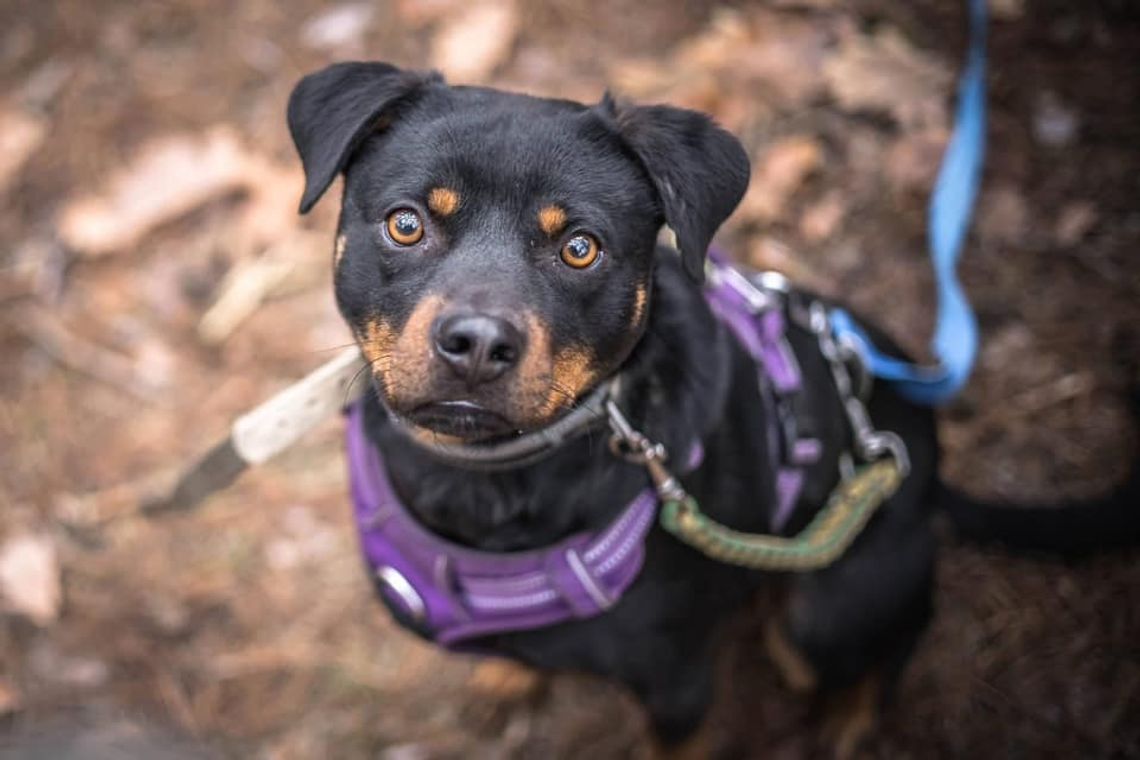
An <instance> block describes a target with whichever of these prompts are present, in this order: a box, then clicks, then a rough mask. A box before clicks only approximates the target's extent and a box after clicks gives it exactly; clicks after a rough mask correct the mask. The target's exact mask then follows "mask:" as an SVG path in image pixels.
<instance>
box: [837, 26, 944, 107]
mask: <svg viewBox="0 0 1140 760" xmlns="http://www.w3.org/2000/svg"><path fill="white" fill-rule="evenodd" d="M823 74H824V77H825V78H826V80H827V85H828V87H829V88H830V89H831V92H832V94H833V95H834V96H835V99H836V101H837V102H838V103H839V105H840V107H842V108H844V109H846V110H848V111H877V112H883V113H887V114H890V115H891V116H893V117H894V118H895V120H896V121H897V122H898V123H899V124H900V125H901V126H902V127H903V128H905V129H915V128H923V127H930V126H940V125H943V124H945V122H946V105H945V103H946V95H947V93H948V91H949V88H950V83H951V74H950V72H949V70H948V68H947V67H946V65H945V64H943V63H942V62H941V61H939V60H937V59H935V58H933V57H932V56H929V55H927V54H926V53H924V52H922V51H921V50H918V49H917V48H915V47H914V46H913V45H911V44H910V42H909V41H908V40H907V39H906V38H905V37H903V36H902V34H901V33H900V32H899V31H898V30H896V29H892V28H886V29H883V30H881V31H878V32H875V33H874V34H870V35H867V34H862V33H859V32H856V31H854V30H850V29H849V30H847V31H846V33H845V34H844V36H843V39H842V41H841V43H840V45H839V49H838V51H837V52H836V54H835V55H833V56H831V57H830V58H829V59H828V60H827V61H826V62H825V63H824V66H823Z"/></svg>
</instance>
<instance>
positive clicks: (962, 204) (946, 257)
mask: <svg viewBox="0 0 1140 760" xmlns="http://www.w3.org/2000/svg"><path fill="white" fill-rule="evenodd" d="M969 14H970V46H969V51H968V53H967V58H966V67H965V70H964V71H963V73H962V78H961V80H959V83H958V107H957V110H956V113H955V117H954V119H955V123H954V134H953V137H951V139H950V145H949V147H947V149H946V154H945V155H944V156H943V157H942V166H941V168H940V169H939V171H938V181H937V183H936V184H935V186H934V193H933V195H932V196H931V198H930V209H929V218H928V222H927V223H928V225H929V238H930V250H931V259H932V262H933V265H934V275H935V281H936V284H937V294H938V317H937V323H936V326H935V329H934V338H933V340H932V341H931V351H932V352H933V354H934V356H935V357H937V359H938V364H937V365H936V366H932V367H921V366H917V365H914V364H911V363H909V362H906V361H902V360H900V359H895V358H892V357H890V356H887V355H886V354H884V353H883V352H882V351H880V350H879V349H878V348H876V347H875V344H874V343H872V342H871V339H870V338H868V337H867V335H866V333H864V332H863V330H862V328H860V327H859V325H858V324H856V322H855V320H854V319H852V318H851V315H850V314H848V313H847V312H846V311H843V310H842V309H835V310H834V311H832V313H831V320H832V326H833V327H834V329H835V334H836V337H837V338H841V339H842V338H847V339H849V340H851V341H852V342H853V343H854V344H855V346H856V347H857V350H858V351H859V353H860V355H861V356H862V358H863V360H864V362H865V363H866V365H867V367H868V369H869V370H870V372H871V374H872V375H874V376H875V377H878V378H882V379H884V380H887V381H888V382H890V383H891V384H893V385H894V386H895V388H896V389H897V390H898V391H899V393H901V394H902V395H903V396H905V397H906V398H907V399H909V400H911V401H913V402H915V403H919V404H926V405H934V404H940V403H943V402H945V401H949V400H950V399H951V398H953V396H954V395H955V394H956V393H957V392H958V391H959V390H960V389H961V387H962V386H963V385H964V384H965V382H966V380H967V379H968V378H969V377H970V370H971V369H972V368H973V365H974V358H975V357H976V355H977V352H978V323H977V320H976V319H975V318H974V312H973V311H972V310H971V309H970V304H969V302H968V301H967V300H966V296H965V294H964V293H963V292H962V286H961V284H960V283H959V282H958V276H957V272H956V269H955V267H956V264H957V261H958V253H959V252H960V251H961V249H962V243H963V241H964V240H965V237H966V232H967V231H968V230H969V227H970V217H971V216H972V214H973V210H974V200H975V198H976V196H977V194H978V184H979V182H980V180H981V174H982V159H983V156H984V155H985V149H986V0H969Z"/></svg>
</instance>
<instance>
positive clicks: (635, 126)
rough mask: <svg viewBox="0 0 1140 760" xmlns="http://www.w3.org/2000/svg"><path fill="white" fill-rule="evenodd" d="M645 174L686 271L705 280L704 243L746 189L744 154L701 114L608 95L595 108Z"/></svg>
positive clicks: (746, 164)
mask: <svg viewBox="0 0 1140 760" xmlns="http://www.w3.org/2000/svg"><path fill="white" fill-rule="evenodd" d="M599 109H600V110H601V112H602V113H603V114H604V115H605V116H608V117H609V119H611V120H612V123H613V124H614V125H615V127H616V129H617V130H618V133H619V134H620V135H621V137H622V139H623V140H624V141H625V144H626V145H627V146H628V147H629V148H630V150H632V151H633V153H634V154H635V155H636V156H637V158H638V160H639V161H640V162H641V164H642V166H643V167H644V168H645V170H646V172H647V173H648V174H649V178H650V180H651V181H652V182H653V185H654V187H655V188H656V189H657V195H658V196H659V198H660V199H661V207H662V211H663V212H664V214H665V221H666V223H667V224H668V225H669V226H670V227H671V228H672V229H673V232H675V233H676V235H677V247H678V248H679V249H680V251H681V261H682V263H683V264H684V267H685V271H686V272H688V274H689V276H690V277H692V278H693V279H694V280H695V281H696V282H698V283H699V282H703V281H704V263H705V255H706V253H707V251H708V247H709V242H710V241H711V240H712V237H713V234H714V233H715V232H716V230H717V228H718V227H720V225H721V223H723V222H724V220H725V219H727V218H728V215H729V214H731V213H732V211H733V209H735V208H736V204H738V203H739V202H740V198H741V197H742V196H743V195H744V191H745V190H746V189H748V176H749V173H750V167H749V164H748V154H747V153H745V151H744V147H743V146H742V145H741V144H740V141H739V140H737V139H736V138H735V137H733V136H732V135H731V134H729V133H728V132H726V131H724V130H723V129H721V128H720V127H718V126H717V125H716V124H714V123H713V121H712V119H710V118H709V117H708V116H705V115H704V114H702V113H698V112H696V111H689V110H687V109H684V108H673V107H671V106H660V105H657V106H634V105H629V104H626V103H618V102H615V101H614V99H613V97H612V96H610V94H609V93H606V96H605V97H604V98H603V99H602V102H601V104H600V105H599Z"/></svg>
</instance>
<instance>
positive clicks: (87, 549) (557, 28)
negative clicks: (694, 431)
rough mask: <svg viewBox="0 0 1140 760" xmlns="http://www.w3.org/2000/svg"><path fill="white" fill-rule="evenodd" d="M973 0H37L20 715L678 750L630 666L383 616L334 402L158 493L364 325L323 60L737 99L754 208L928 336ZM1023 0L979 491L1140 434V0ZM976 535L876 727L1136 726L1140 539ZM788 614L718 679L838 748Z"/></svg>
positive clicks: (6, 335)
mask: <svg viewBox="0 0 1140 760" xmlns="http://www.w3.org/2000/svg"><path fill="white" fill-rule="evenodd" d="M963 5H964V3H961V2H958V1H957V0H939V1H937V2H936V1H935V0H853V1H851V2H841V1H840V0H768V2H751V3H748V2H739V3H734V4H725V5H718V4H714V3H706V2H702V1H700V0H665V1H663V2H645V1H644V0H569V1H568V2H563V3H539V2H534V3H531V2H523V0H517V1H516V2H514V3H511V2H504V1H502V0H474V1H473V2H469V1H464V0H387V1H379V2H345V3H332V4H330V3H320V2H316V1H315V0H240V2H230V1H229V0H169V1H166V2H159V1H157V0H141V1H134V0H132V1H129V2H128V1H126V0H122V1H112V0H60V1H57V2H49V1H48V0H0V241H2V245H0V357H2V360H0V393H2V395H0V754H3V753H4V752H5V751H8V752H14V750H11V749H9V750H4V749H3V748H4V747H5V746H6V742H7V741H10V740H12V739H13V738H14V737H28V736H37V735H38V736H45V735H48V736H53V737H55V738H54V739H53V741H55V742H56V744H55V745H51V746H55V750H50V749H49V750H45V752H46V754H44V755H43V756H44V757H50V756H60V753H61V752H62V749H61V747H62V746H63V744H65V743H66V738H65V737H64V733H65V732H64V731H63V729H62V727H64V726H71V727H75V726H79V727H81V728H85V729H86V733H85V736H84V738H83V739H81V740H80V741H81V744H80V745H79V746H81V747H82V748H83V749H82V751H81V752H80V754H79V755H78V756H81V757H95V756H99V757H102V756H106V757H122V756H135V757H151V756H154V755H153V750H154V748H155V747H158V746H164V747H166V748H167V750H169V751H171V752H179V751H182V748H186V749H185V751H186V752H187V753H191V752H193V750H191V749H189V747H191V746H192V745H193V744H196V743H201V744H203V745H205V747H206V749H204V750H202V751H209V752H213V753H219V754H221V755H222V756H240V757H258V758H311V757H345V758H357V757H360V758H363V757H381V758H388V759H389V760H397V759H398V760H406V759H410V758H445V757H577V756H591V757H628V756H634V757H637V756H646V755H647V750H646V749H645V745H646V741H645V733H644V730H645V729H644V724H643V720H642V718H641V716H640V714H639V712H638V711H637V709H636V708H635V706H634V705H633V703H632V701H631V700H630V699H628V698H627V697H626V696H625V695H624V694H622V693H621V692H620V691H619V690H617V689H616V688H614V687H611V686H608V685H606V684H601V683H598V682H596V681H593V680H591V679H586V678H580V677H575V676H564V677H559V678H556V679H555V680H554V681H553V683H552V684H551V687H550V689H549V691H548V692H547V693H546V694H545V696H544V697H543V698H542V699H540V700H539V701H538V702H536V703H533V704H510V703H509V702H506V701H499V700H496V699H494V698H490V697H488V696H487V693H486V692H487V690H486V689H481V688H479V687H480V684H479V683H478V682H477V681H478V677H477V676H476V675H473V665H472V662H471V661H470V660H468V659H465V658H462V657H458V656H444V655H442V654H440V653H438V652H437V651H435V650H433V649H431V648H429V647H427V646H425V645H423V644H421V643H419V642H417V641H415V640H413V639H412V638H411V637H410V636H409V635H408V634H406V633H404V632H403V631H400V630H398V629H396V628H395V627H393V626H392V625H391V624H390V623H389V622H388V620H387V618H386V616H385V614H384V613H383V612H382V611H381V609H380V607H379V606H378V605H376V604H375V603H374V602H373V599H372V595H371V590H370V587H369V584H368V582H367V579H366V578H365V575H364V573H363V572H362V569H361V567H360V563H359V561H358V556H357V547H356V544H355V538H354V535H353V534H352V532H351V529H350V525H349V511H348V510H349V505H348V501H347V498H346V484H345V477H344V462H343V460H342V456H341V449H340V426H339V423H338V422H337V421H336V420H330V421H329V422H328V423H327V424H326V425H325V426H323V427H322V428H321V429H320V430H319V431H318V432H317V433H315V434H313V435H311V436H309V437H308V438H306V439H305V440H304V442H303V443H302V444H300V445H299V446H297V447H296V448H294V449H293V450H291V451H289V452H288V453H286V454H285V455H284V456H282V457H281V458H280V459H279V460H276V461H275V462H274V463H272V464H271V465H270V466H266V467H264V468H262V469H259V470H257V471H254V472H252V473H250V474H248V475H247V476H246V477H244V478H243V479H242V480H241V481H240V482H239V483H238V484H237V485H236V486H235V487H233V488H232V489H230V490H229V491H227V492H225V493H223V494H221V495H219V496H218V497H216V498H214V499H213V500H211V501H210V502H209V503H208V504H207V505H206V506H205V507H204V508H202V509H200V510H198V511H196V512H194V513H192V514H189V515H185V516H171V517H166V518H160V519H146V518H143V517H140V516H138V515H135V514H133V512H134V510H135V509H136V508H137V504H138V501H139V499H140V498H144V497H145V496H146V495H148V494H150V493H153V491H154V489H156V488H159V487H161V484H162V483H164V482H166V481H167V479H168V478H169V476H170V474H171V473H172V472H175V471H177V470H178V469H180V468H182V467H184V466H185V465H186V464H187V463H188V462H189V461H190V460H191V459H192V458H193V457H194V456H195V455H197V454H199V453H201V452H203V451H204V450H205V449H207V448H208V447H209V446H210V445H212V444H213V443H214V442H215V441H216V440H217V439H218V438H220V437H221V436H222V435H223V434H224V433H225V432H226V430H227V426H228V423H229V421H230V420H231V419H232V418H233V417H234V415H236V414H237V413H240V412H241V411H243V410H245V409H247V408H248V407H250V406H252V405H253V404H255V403H256V402H257V401H259V400H261V399H262V398H264V397H266V396H267V395H269V394H270V393H272V392H273V391H274V390H276V389H279V388H281V387H283V386H284V385H286V384H288V383H289V381H290V380H291V379H293V378H296V377H298V376H300V375H301V374H303V373H304V372H306V371H308V370H309V369H311V368H313V367H315V366H316V365H318V364H320V363H322V362H324V361H326V360H327V359H329V358H331V357H332V356H333V355H335V353H336V351H337V349H339V348H340V347H343V346H345V345H347V344H348V343H349V342H350V340H351V339H350V336H349V334H348V332H347V331H346V330H345V329H344V328H343V327H342V325H341V323H340V321H339V319H338V317H337V316H336V313H335V309H334V306H333V301H332V294H331V286H330V272H329V269H330V267H329V262H330V258H331V241H332V232H333V225H334V222H335V213H336V209H335V206H336V196H337V195H338V193H333V194H331V196H332V197H330V198H329V199H327V200H325V201H324V202H323V203H321V204H320V206H319V207H318V208H317V209H316V211H315V213H313V214H311V215H310V216H309V217H307V218H304V219H302V218H300V217H298V216H296V215H295V209H296V205H297V202H298V199H299V196H300V190H301V182H302V178H301V174H300V171H299V167H298V162H297V160H296V157H295V156H294V154H293V152H292V146H291V144H290V140H289V136H288V133H287V131H286V128H285V122H284V108H285V102H286V98H287V97H288V94H289V92H290V89H291V87H292V86H293V84H294V83H295V82H296V80H297V79H298V78H299V77H300V76H302V75H303V74H305V73H307V72H310V71H312V70H314V69H316V68H318V67H321V66H323V65H325V64H327V63H329V62H331V61H335V60H343V59H355V58H376V59H384V60H388V61H393V62H396V63H399V64H402V65H406V66H410V67H435V68H438V69H441V70H442V71H444V72H445V73H446V74H447V75H448V77H449V79H450V80H451V81H453V82H462V83H488V84H493V85H495V86H500V87H508V88H517V89H523V90H526V91H529V92H533V93H537V94H542V95H551V96H560V97H568V98H575V99H582V100H585V101H595V100H596V99H598V98H599V97H600V96H601V93H602V92H603V90H604V89H605V88H607V87H609V88H612V89H613V90H614V91H615V92H617V93H619V94H621V95H623V96H626V97H630V98H634V99H637V100H641V101H668V102H671V103H674V104H678V105H682V106H688V107H692V108H697V109H701V110H705V111H708V112H710V113H712V114H713V115H715V116H716V117H717V118H718V119H719V120H720V121H721V122H722V123H723V124H724V125H726V126H727V127H728V128H729V129H731V130H732V131H733V132H735V133H736V134H737V135H739V136H740V137H741V138H742V140H743V141H744V143H745V145H746V146H747V147H748V149H749V151H750V152H751V155H752V159H753V172H754V179H753V182H752V186H751V189H750V191H749V193H748V195H747V197H746V198H745V200H744V202H743V203H742V205H741V207H740V209H739V210H738V211H737V213H736V214H735V215H734V216H733V218H732V219H731V220H730V222H729V223H728V225H727V226H726V228H725V229H724V231H723V235H722V240H723V242H724V243H725V244H726V245H727V246H728V247H729V249H730V250H732V251H733V252H734V254H735V255H736V256H737V257H738V258H740V259H741V260H743V261H746V262H748V263H750V264H752V265H755V266H760V267H769V268H776V269H780V270H783V271H785V272H786V273H788V274H789V275H791V276H792V277H793V278H795V279H796V280H798V281H800V282H801V283H804V284H808V285H811V286H813V287H815V288H818V289H820V290H822V291H824V292H826V293H829V294H842V297H844V298H847V299H849V300H851V301H852V302H854V303H855V304H856V305H857V306H858V308H860V309H861V310H863V311H864V312H866V313H869V314H873V315H874V316H875V318H876V319H877V320H879V322H880V323H882V324H884V325H886V326H887V328H888V329H889V330H890V331H891V332H892V333H893V334H894V335H896V336H898V337H899V338H900V339H901V340H902V341H903V343H904V344H906V345H907V346H908V347H910V348H912V349H913V350H915V351H918V352H920V353H921V352H922V351H923V350H924V346H925V344H926V340H927V337H928V335H929V330H930V326H931V318H932V300H931V287H930V286H931V280H930V272H929V269H928V261H927V258H926V253H925V251H926V247H925V238H924V235H925V208H926V201H927V197H928V193H929V190H930V187H931V185H932V183H933V179H934V175H935V172H936V170H937V166H938V161H939V159H940V157H941V153H942V150H943V148H944V146H945V144H946V141H947V136H948V128H949V119H950V109H951V107H952V103H953V100H952V97H953V86H954V81H955V78H956V76H957V70H958V66H959V63H960V60H961V52H962V49H963V41H964V36H965V28H964V18H963V7H962V6H963ZM990 7H991V12H992V15H993V19H992V27H991V44H990V54H991V65H992V70H991V75H990V86H991V93H992V100H991V106H992V112H991V117H990V126H989V134H990V140H991V142H990V151H989V159H988V164H987V169H986V174H985V186H984V190H983V192H982V195H981V199H980V203H979V211H978V216H977V219H976V223H975V226H974V231H973V234H972V236H971V238H970V241H969V246H968V249H967V251H966V254H965V260H964V262H963V265H962V273H963V278H964V281H965V284H966V287H967V289H968V291H969V292H970V295H971V297H972V298H973V300H974V302H975V304H976V306H977V309H978V312H979V318H980V321H981V326H982V330H983V341H984V343H983V347H982V352H981V356H980V360H979V365H978V368H977V371H976V374H975V375H974V378H973V380H972V381H971V383H970V385H969V387H968V388H967V390H966V392H965V393H964V395H963V396H962V397H961V398H960V400H958V401H957V402H956V403H954V404H953V405H952V406H951V407H949V408H948V409H946V410H945V411H944V413H943V414H942V415H941V420H942V421H941V428H942V432H943V440H944V443H945V451H946V458H945V464H944V467H943V472H944V475H945V476H946V477H947V478H948V479H949V480H951V481H952V482H954V483H956V484H958V485H960V486H963V487H965V488H967V489H969V490H970V491H972V492H974V493H977V494H979V495H984V496H991V497H992V496H999V497H1005V498H1009V499H1014V500H1016V499H1041V498H1045V499H1056V498H1059V497H1060V496H1062V495H1087V494H1092V493H1095V492H1098V491H1100V490H1102V489H1104V488H1105V487H1107V485H1108V484H1109V483H1110V482H1112V481H1113V480H1114V479H1116V478H1119V477H1120V476H1121V475H1122V474H1123V472H1124V470H1125V469H1126V467H1127V462H1128V461H1129V460H1130V459H1131V458H1134V452H1135V446H1136V432H1135V430H1134V428H1133V426H1132V423H1131V421H1130V418H1129V415H1128V413H1127V405H1126V403H1125V398H1126V389H1127V387H1128V386H1129V384H1130V383H1133V382H1135V381H1136V380H1137V378H1136V376H1135V373H1134V372H1133V371H1131V370H1129V368H1128V361H1126V359H1135V358H1136V356H1137V355H1138V354H1140V350H1138V349H1140V327H1138V326H1140V267H1138V266H1137V263H1136V257H1137V245H1138V244H1140V206H1138V204H1137V202H1136V199H1137V198H1138V197H1140V118H1138V112H1137V103H1140V76H1138V73H1140V65H1138V64H1140V8H1137V6H1136V4H1135V3H1132V2H1129V1H1128V0H1119V1H1117V2H1112V1H1111V0H1095V1H1094V0H1088V1H1087V2H1081V3H1070V2H1060V1H1059V0H1055V1H1054V0H991V3H990ZM946 545H947V548H946V550H945V552H944V557H943V559H944V561H943V563H942V565H941V568H940V572H939V578H938V599H937V605H938V615H937V620H936V622H935V624H934V626H933V628H932V630H931V631H930V633H929V635H928V636H927V637H926V638H925V639H924V641H923V643H922V646H921V649H920V651H919V653H918V656H917V657H916V660H915V662H914V665H913V667H912V668H911V669H910V670H909V671H908V673H907V675H906V677H905V678H904V680H903V682H902V684H901V687H900V692H899V694H898V699H897V701H896V704H895V707H894V709H893V710H892V711H891V712H890V714H889V716H888V718H887V721H886V725H885V726H884V727H883V730H882V731H881V733H880V735H879V737H878V738H877V739H876V740H875V741H874V742H873V743H872V745H871V746H869V747H868V748H867V750H866V751H867V753H868V756H874V757H923V758H928V757H967V756H968V757H979V758H980V757H1010V756H1021V757H1045V756H1053V757H1125V756H1134V757H1135V756H1140V591H1138V589H1140V566H1138V564H1137V562H1136V561H1135V560H1136V557H1135V555H1132V556H1117V557H1109V558H1101V559H1095V560H1092V561H1089V562H1084V563H1080V564H1075V565H1066V564H1061V563H1048V562H1040V561H1032V560H1027V559H1021V558H1013V557H1009V556H1006V555H1004V554H1002V553H1000V552H993V551H982V550H978V549H974V548H969V547H961V546H956V545H954V542H953V540H952V538H951V537H950V536H949V535H948V532H947V540H946ZM762 615H763V613H762V611H761V612H759V613H758V614H757V615H756V620H755V621H752V622H748V621H746V622H743V623H742V624H741V631H740V633H741V636H740V637H739V642H738V643H737V644H736V645H735V646H734V647H733V648H732V649H731V650H730V653H729V655H728V657H727V659H726V663H725V668H726V672H730V673H731V674H732V678H731V679H730V680H729V681H728V683H727V686H726V688H725V689H723V693H722V695H721V699H720V700H719V702H718V706H717V708H716V711H715V714H714V718H713V719H714V720H715V721H716V724H717V726H718V727H720V730H721V734H722V735H723V736H724V737H726V739H725V741H726V742H734V743H735V746H736V747H737V748H738V749H739V748H747V754H748V755H749V756H755V757H780V758H797V757H803V756H805V755H807V754H808V753H809V752H810V751H811V748H812V746H813V737H812V734H811V732H810V731H809V730H808V729H807V728H805V727H806V726H810V725H811V723H810V722H809V721H808V720H807V719H808V718H810V717H811V716H812V715H813V714H814V712H813V711H814V709H815V708H814V707H813V706H812V705H809V704H807V703H805V702H804V701H803V700H802V699H800V698H797V697H794V696H792V695H790V694H789V693H787V692H786V691H785V690H784V688H783V687H782V686H781V685H780V684H779V682H778V680H777V678H776V676H775V672H774V670H773V669H772V667H771V666H769V665H768V664H767V662H766V661H765V659H764V656H763V655H762V653H761V652H762V646H761V639H760V636H759V633H758V631H759V630H760V626H761V624H762V621H763V616H762ZM49 745H50V742H49ZM98 752H106V753H107V754H105V755H99V754H98ZM6 756H13V755H11V754H9V755H6ZM179 756H181V755H179ZM187 756H189V754H188V755H187Z"/></svg>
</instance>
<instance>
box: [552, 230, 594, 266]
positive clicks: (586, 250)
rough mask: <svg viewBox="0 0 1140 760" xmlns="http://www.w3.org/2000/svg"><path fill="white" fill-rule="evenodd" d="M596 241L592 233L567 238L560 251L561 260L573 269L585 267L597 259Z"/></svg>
mask: <svg viewBox="0 0 1140 760" xmlns="http://www.w3.org/2000/svg"><path fill="white" fill-rule="evenodd" d="M600 253H601V250H600V249H599V248H598V241H597V240H594V238H593V236H592V235H586V234H578V235H575V236H574V237H572V238H570V239H569V240H567V241H566V242H565V243H564V244H563V246H562V250H561V251H560V253H559V255H560V256H561V257H562V262H563V263H565V264H569V265H570V266H572V267H574V268H575V269H585V268H586V267H588V266H590V265H591V264H593V263H594V262H595V261H597V260H598V254H600Z"/></svg>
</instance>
